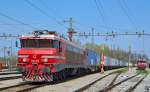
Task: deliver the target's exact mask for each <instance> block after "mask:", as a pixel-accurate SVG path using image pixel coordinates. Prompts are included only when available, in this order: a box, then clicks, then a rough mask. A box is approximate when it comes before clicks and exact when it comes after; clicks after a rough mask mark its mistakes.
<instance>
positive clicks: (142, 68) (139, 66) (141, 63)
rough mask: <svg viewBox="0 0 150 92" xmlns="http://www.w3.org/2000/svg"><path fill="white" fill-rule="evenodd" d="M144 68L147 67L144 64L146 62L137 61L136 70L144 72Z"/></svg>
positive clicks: (143, 60)
mask: <svg viewBox="0 0 150 92" xmlns="http://www.w3.org/2000/svg"><path fill="white" fill-rule="evenodd" d="M146 66H147V64H146V60H145V59H139V60H138V61H137V68H138V69H139V70H145V69H146Z"/></svg>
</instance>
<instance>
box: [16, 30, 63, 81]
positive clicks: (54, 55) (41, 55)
mask: <svg viewBox="0 0 150 92" xmlns="http://www.w3.org/2000/svg"><path fill="white" fill-rule="evenodd" d="M20 44H21V48H20V49H19V51H18V68H19V70H20V72H21V73H22V75H23V80H26V81H51V80H52V76H51V74H53V73H55V72H56V71H58V70H57V69H56V67H55V65H56V64H63V63H64V61H65V60H64V59H65V58H64V54H63V53H62V52H63V49H62V46H63V43H62V42H61V41H60V40H59V39H57V37H56V33H54V32H53V33H51V32H50V33H48V34H45V33H44V34H40V32H38V31H36V32H34V35H32V36H22V37H20Z"/></svg>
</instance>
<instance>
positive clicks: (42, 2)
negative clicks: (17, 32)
mask: <svg viewBox="0 0 150 92" xmlns="http://www.w3.org/2000/svg"><path fill="white" fill-rule="evenodd" d="M38 2H40V4H41V5H42V6H44V7H45V9H47V10H49V11H50V12H51V13H53V15H54V16H57V18H59V19H61V20H63V17H62V15H61V14H60V13H59V12H58V11H57V12H56V11H55V9H53V8H52V7H49V6H48V5H47V3H46V2H44V0H38Z"/></svg>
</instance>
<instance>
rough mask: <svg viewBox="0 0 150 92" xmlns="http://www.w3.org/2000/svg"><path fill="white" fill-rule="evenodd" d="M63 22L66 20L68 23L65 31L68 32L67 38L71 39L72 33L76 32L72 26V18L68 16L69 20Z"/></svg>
mask: <svg viewBox="0 0 150 92" xmlns="http://www.w3.org/2000/svg"><path fill="white" fill-rule="evenodd" d="M64 22H67V23H68V24H69V27H68V31H67V33H68V37H69V40H70V41H72V37H73V34H74V33H76V32H75V31H74V29H73V27H72V25H73V20H72V18H69V20H65V21H64Z"/></svg>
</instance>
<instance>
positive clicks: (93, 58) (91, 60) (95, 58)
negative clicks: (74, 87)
mask: <svg viewBox="0 0 150 92" xmlns="http://www.w3.org/2000/svg"><path fill="white" fill-rule="evenodd" d="M98 64H99V55H98V54H97V53H96V52H95V51H93V50H90V49H87V65H95V66H96V65H98Z"/></svg>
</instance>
